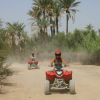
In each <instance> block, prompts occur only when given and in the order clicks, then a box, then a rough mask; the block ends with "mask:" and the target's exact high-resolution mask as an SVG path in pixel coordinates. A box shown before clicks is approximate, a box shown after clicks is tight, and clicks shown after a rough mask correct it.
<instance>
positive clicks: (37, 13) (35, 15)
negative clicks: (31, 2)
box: [27, 7, 43, 43]
mask: <svg viewBox="0 0 100 100" xmlns="http://www.w3.org/2000/svg"><path fill="white" fill-rule="evenodd" d="M27 14H28V15H30V16H31V17H32V18H30V19H29V20H32V21H31V22H30V23H31V30H32V31H33V30H39V33H40V35H41V43H43V32H42V28H41V26H40V25H39V21H40V17H41V15H42V11H41V10H40V9H39V7H32V10H29V12H28V13H27ZM37 27H39V28H37Z"/></svg>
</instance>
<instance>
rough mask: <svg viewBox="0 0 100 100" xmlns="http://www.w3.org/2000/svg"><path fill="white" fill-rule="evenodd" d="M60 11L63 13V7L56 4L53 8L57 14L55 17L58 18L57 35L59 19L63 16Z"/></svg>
mask: <svg viewBox="0 0 100 100" xmlns="http://www.w3.org/2000/svg"><path fill="white" fill-rule="evenodd" d="M60 11H61V6H60V5H57V4H55V5H54V6H53V12H54V13H55V16H56V34H58V18H59V16H61V14H60Z"/></svg>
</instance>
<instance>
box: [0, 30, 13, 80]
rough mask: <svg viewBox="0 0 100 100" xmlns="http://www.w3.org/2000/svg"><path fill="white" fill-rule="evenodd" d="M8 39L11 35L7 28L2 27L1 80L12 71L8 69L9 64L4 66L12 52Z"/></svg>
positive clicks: (0, 40)
mask: <svg viewBox="0 0 100 100" xmlns="http://www.w3.org/2000/svg"><path fill="white" fill-rule="evenodd" d="M8 40H9V37H8V34H7V32H6V30H4V29H0V82H1V80H2V79H3V78H5V77H6V76H7V75H10V74H11V73H12V71H11V70H9V69H8V66H9V65H6V66H4V63H5V60H6V59H7V56H8V55H9V54H10V53H11V48H10V47H9V45H8V43H7V42H8Z"/></svg>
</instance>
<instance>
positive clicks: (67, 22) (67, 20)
mask: <svg viewBox="0 0 100 100" xmlns="http://www.w3.org/2000/svg"><path fill="white" fill-rule="evenodd" d="M67 13H68V11H67V10H66V14H67ZM67 33H68V14H67V15H66V34H67Z"/></svg>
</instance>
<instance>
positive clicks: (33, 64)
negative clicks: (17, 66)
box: [27, 60, 40, 70]
mask: <svg viewBox="0 0 100 100" xmlns="http://www.w3.org/2000/svg"><path fill="white" fill-rule="evenodd" d="M27 67H28V69H29V70H30V69H31V68H37V69H39V68H40V67H39V64H38V61H34V60H33V61H28V65H27Z"/></svg>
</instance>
